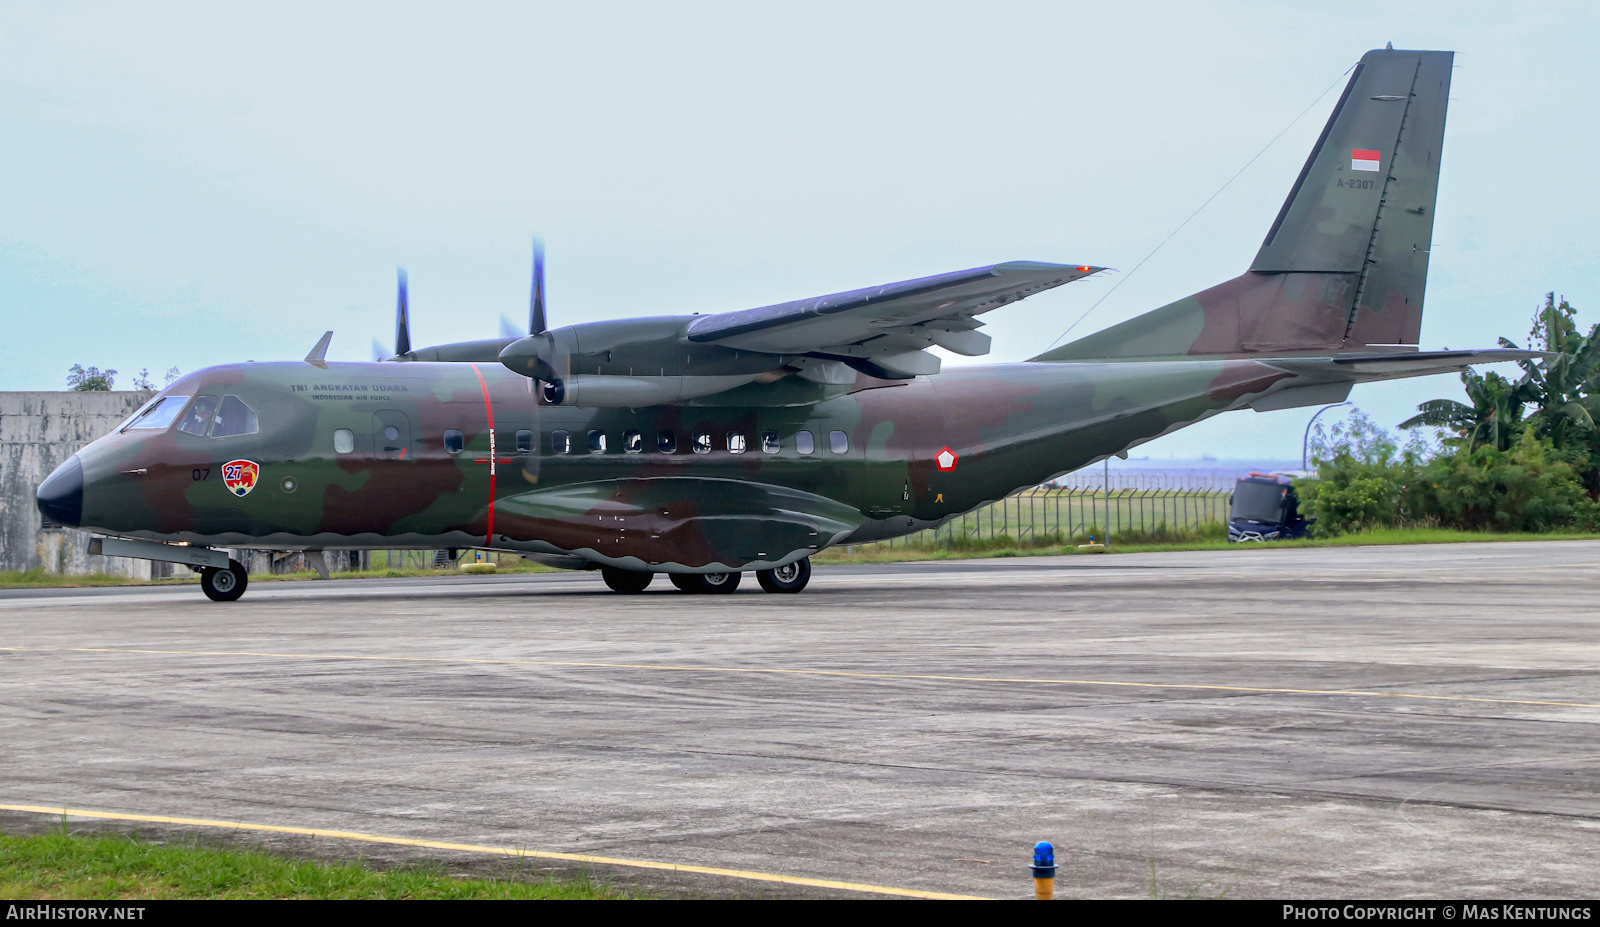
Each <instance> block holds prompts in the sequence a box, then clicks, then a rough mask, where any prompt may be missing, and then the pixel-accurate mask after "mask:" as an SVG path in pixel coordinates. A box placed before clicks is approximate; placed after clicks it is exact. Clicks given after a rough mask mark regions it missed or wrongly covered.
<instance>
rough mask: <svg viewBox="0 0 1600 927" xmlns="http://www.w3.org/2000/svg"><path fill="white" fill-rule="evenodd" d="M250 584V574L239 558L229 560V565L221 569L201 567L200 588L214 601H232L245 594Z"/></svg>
mask: <svg viewBox="0 0 1600 927" xmlns="http://www.w3.org/2000/svg"><path fill="white" fill-rule="evenodd" d="M248 585H250V574H249V573H246V572H245V569H244V564H242V563H240V562H239V561H237V560H229V561H228V565H227V566H226V567H224V568H220V569H219V568H217V567H201V568H200V590H201V591H202V592H204V593H205V594H206V598H208V599H210V600H211V601H213V602H232V601H234V600H236V599H238V598H239V596H242V595H244V590H245V587H246V586H248Z"/></svg>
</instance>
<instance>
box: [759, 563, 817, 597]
mask: <svg viewBox="0 0 1600 927" xmlns="http://www.w3.org/2000/svg"><path fill="white" fill-rule="evenodd" d="M756 582H758V583H760V584H761V588H762V589H765V590H766V591H768V592H799V591H800V590H802V589H804V588H805V587H806V583H809V582H811V558H810V557H801V558H800V559H799V560H796V561H795V562H793V563H788V564H785V565H783V566H781V567H774V568H773V569H770V570H757V571H756Z"/></svg>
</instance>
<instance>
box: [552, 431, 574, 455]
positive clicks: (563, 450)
mask: <svg viewBox="0 0 1600 927" xmlns="http://www.w3.org/2000/svg"><path fill="white" fill-rule="evenodd" d="M550 453H552V454H570V453H572V432H570V431H552V432H550Z"/></svg>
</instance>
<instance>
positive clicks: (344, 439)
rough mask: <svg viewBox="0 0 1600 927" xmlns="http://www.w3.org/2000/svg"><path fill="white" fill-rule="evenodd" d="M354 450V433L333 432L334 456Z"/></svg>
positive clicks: (345, 429)
mask: <svg viewBox="0 0 1600 927" xmlns="http://www.w3.org/2000/svg"><path fill="white" fill-rule="evenodd" d="M445 434H446V435H449V434H450V432H448V431H447V432H445ZM456 434H458V435H459V434H461V432H459V431H458V432H456ZM449 440H450V439H449V438H448V437H446V438H445V442H446V443H449ZM355 449H356V433H355V432H353V431H351V430H350V429H348V428H338V429H335V430H334V432H333V452H334V453H335V454H348V453H350V452H351V451H353V450H355Z"/></svg>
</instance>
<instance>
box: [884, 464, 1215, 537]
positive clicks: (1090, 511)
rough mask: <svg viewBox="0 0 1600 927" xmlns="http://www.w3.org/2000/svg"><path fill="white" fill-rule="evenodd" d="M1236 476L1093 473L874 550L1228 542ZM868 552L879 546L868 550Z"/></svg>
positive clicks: (1010, 498) (1031, 491)
mask: <svg viewBox="0 0 1600 927" xmlns="http://www.w3.org/2000/svg"><path fill="white" fill-rule="evenodd" d="M1236 479H1237V474H1234V473H1232V472H1231V471H1218V472H1210V471H1206V472H1199V473H1192V474H1170V473H1141V472H1139V471H1122V472H1113V473H1111V474H1110V475H1109V478H1107V476H1106V475H1105V474H1103V473H1095V472H1092V471H1089V470H1083V471H1079V472H1078V473H1074V474H1070V475H1068V476H1067V477H1063V478H1062V479H1061V480H1059V481H1057V483H1056V484H1051V485H1045V486H1038V487H1034V488H1032V489H1025V490H1022V491H1020V492H1016V493H1013V494H1012V495H1010V496H1007V497H1006V498H1004V499H1001V500H999V501H998V502H994V503H991V504H989V505H986V506H983V507H981V508H978V509H975V510H973V511H971V512H968V513H966V514H965V515H961V516H959V517H957V518H955V519H954V520H952V521H950V522H949V523H948V524H945V525H941V526H940V527H939V528H936V529H932V530H929V531H919V532H917V533H916V534H911V535H907V536H906V537H903V538H895V539H892V540H889V541H880V542H878V545H876V546H883V547H889V548H900V547H912V548H915V547H924V548H927V547H947V548H957V549H959V548H963V547H974V548H977V547H1002V546H1017V547H1051V546H1060V545H1065V544H1075V543H1085V542H1087V541H1088V540H1090V539H1091V538H1093V539H1094V540H1096V541H1100V542H1105V541H1106V540H1107V539H1108V538H1107V535H1108V531H1107V528H1109V529H1110V530H1109V540H1110V542H1111V543H1116V542H1117V541H1118V540H1119V539H1120V540H1121V541H1122V542H1123V543H1129V544H1131V543H1160V542H1162V541H1178V540H1192V539H1197V538H1206V537H1213V536H1214V537H1216V538H1218V539H1221V538H1225V537H1227V523H1228V507H1229V504H1230V502H1231V500H1232V495H1233V486H1234V482H1235V480H1236ZM862 546H863V547H867V546H875V545H862Z"/></svg>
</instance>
